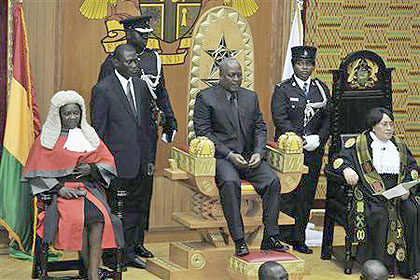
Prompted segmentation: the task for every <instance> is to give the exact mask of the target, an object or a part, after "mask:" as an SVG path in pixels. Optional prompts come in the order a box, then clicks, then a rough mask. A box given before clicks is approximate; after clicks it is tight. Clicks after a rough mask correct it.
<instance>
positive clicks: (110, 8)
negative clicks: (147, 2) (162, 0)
mask: <svg viewBox="0 0 420 280" xmlns="http://www.w3.org/2000/svg"><path fill="white" fill-rule="evenodd" d="M118 1H120V2H121V1H124V0H84V1H83V3H82V5H81V6H80V8H79V12H80V13H81V14H82V15H83V16H84V17H86V18H87V19H105V18H110V17H113V16H114V15H116V12H115V7H116V6H117V3H118ZM125 1H126V2H133V3H134V4H135V5H136V7H140V0H125Z"/></svg>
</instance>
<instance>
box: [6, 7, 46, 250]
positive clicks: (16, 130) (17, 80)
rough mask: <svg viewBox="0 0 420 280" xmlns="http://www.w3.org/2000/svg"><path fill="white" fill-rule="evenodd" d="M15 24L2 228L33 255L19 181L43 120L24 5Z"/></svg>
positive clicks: (27, 204)
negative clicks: (36, 95) (36, 94)
mask: <svg viewBox="0 0 420 280" xmlns="http://www.w3.org/2000/svg"><path fill="white" fill-rule="evenodd" d="M13 23H14V24H13V72H12V79H11V84H10V88H9V91H8V96H7V107H6V112H7V116H6V127H5V131H4V139H3V154H2V157H1V162H0V226H3V227H4V228H5V229H6V230H7V232H8V233H9V237H10V238H11V239H13V240H15V241H16V242H17V244H18V245H19V248H20V249H21V250H23V251H26V252H30V250H31V245H32V237H33V236H32V232H33V231H32V213H33V211H32V203H31V195H30V188H29V186H27V185H24V184H22V183H20V179H21V171H22V167H23V166H24V165H25V163H26V160H27V158H28V154H29V150H30V148H31V145H32V143H33V141H34V139H35V137H36V136H37V135H38V134H39V131H40V119H39V114H38V108H37V106H36V103H35V91H34V88H33V84H32V76H31V71H30V69H31V67H30V63H29V46H28V36H27V32H26V30H27V28H26V24H25V18H24V15H23V9H22V3H15V4H14V8H13Z"/></svg>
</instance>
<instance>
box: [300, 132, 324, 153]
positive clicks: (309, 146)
mask: <svg viewBox="0 0 420 280" xmlns="http://www.w3.org/2000/svg"><path fill="white" fill-rule="evenodd" d="M303 139H304V140H305V142H306V144H305V145H304V146H303V148H304V149H305V150H307V151H308V152H312V151H314V150H316V148H318V147H319V145H320V144H321V139H320V138H319V135H318V134H312V135H305V136H303Z"/></svg>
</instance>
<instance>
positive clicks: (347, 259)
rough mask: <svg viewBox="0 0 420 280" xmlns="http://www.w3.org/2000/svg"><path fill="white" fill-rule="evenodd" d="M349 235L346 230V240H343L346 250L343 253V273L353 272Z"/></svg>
mask: <svg viewBox="0 0 420 280" xmlns="http://www.w3.org/2000/svg"><path fill="white" fill-rule="evenodd" d="M351 243H352V242H351V236H350V235H349V233H348V232H346V240H345V246H346V252H345V255H344V273H345V274H352V272H353V257H352V252H351Z"/></svg>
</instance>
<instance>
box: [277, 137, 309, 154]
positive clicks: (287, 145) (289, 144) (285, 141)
mask: <svg viewBox="0 0 420 280" xmlns="http://www.w3.org/2000/svg"><path fill="white" fill-rule="evenodd" d="M277 149H278V150H279V151H282V152H284V153H286V154H299V153H302V152H303V141H302V138H301V137H300V136H298V135H296V134H295V133H294V132H286V133H285V134H283V135H281V136H280V137H279V140H278V144H277Z"/></svg>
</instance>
